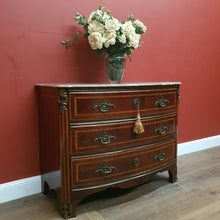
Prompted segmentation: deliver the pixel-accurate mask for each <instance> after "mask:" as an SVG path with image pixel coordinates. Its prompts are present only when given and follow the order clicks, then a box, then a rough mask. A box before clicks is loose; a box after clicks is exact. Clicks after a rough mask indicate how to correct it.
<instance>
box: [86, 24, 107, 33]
mask: <svg viewBox="0 0 220 220" xmlns="http://www.w3.org/2000/svg"><path fill="white" fill-rule="evenodd" d="M88 32H89V33H92V32H100V33H102V34H103V33H104V32H105V27H104V25H103V24H101V23H99V22H96V21H94V22H90V24H89V26H88Z"/></svg>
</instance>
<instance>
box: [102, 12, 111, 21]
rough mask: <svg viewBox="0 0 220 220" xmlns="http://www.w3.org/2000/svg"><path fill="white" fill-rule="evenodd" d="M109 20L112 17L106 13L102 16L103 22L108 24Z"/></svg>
mask: <svg viewBox="0 0 220 220" xmlns="http://www.w3.org/2000/svg"><path fill="white" fill-rule="evenodd" d="M109 18H110V16H109V15H108V14H107V13H106V12H104V15H103V16H102V20H103V21H104V22H106V21H107V20H109Z"/></svg>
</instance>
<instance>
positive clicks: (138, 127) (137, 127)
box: [133, 113, 144, 134]
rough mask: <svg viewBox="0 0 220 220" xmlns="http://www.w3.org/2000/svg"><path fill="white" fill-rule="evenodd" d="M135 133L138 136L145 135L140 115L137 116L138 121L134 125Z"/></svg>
mask: <svg viewBox="0 0 220 220" xmlns="http://www.w3.org/2000/svg"><path fill="white" fill-rule="evenodd" d="M133 132H134V133H136V134H142V133H144V126H143V124H142V122H141V117H140V114H139V113H138V114H137V120H136V122H135V124H134V128H133Z"/></svg>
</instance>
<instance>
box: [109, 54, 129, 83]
mask: <svg viewBox="0 0 220 220" xmlns="http://www.w3.org/2000/svg"><path fill="white" fill-rule="evenodd" d="M124 69H125V56H116V55H113V56H106V57H105V70H106V73H107V76H108V80H109V82H110V83H121V80H122V77H123V74H124Z"/></svg>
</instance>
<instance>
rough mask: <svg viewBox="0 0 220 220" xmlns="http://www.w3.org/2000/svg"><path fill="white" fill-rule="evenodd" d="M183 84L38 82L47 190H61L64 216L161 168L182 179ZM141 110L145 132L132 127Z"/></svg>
mask: <svg viewBox="0 0 220 220" xmlns="http://www.w3.org/2000/svg"><path fill="white" fill-rule="evenodd" d="M179 86H180V83H174V82H173V83H172V82H170V83H143V84H120V85H117V84H38V85H36V87H37V93H38V103H39V128H40V129H39V142H40V165H41V174H42V186H43V191H44V192H45V193H46V192H47V190H48V189H49V188H51V189H55V190H56V191H57V194H58V200H59V204H60V209H61V212H62V214H63V217H64V218H69V217H73V216H75V211H76V207H77V205H78V203H79V202H80V201H81V200H82V199H83V198H85V197H86V196H88V195H89V194H92V193H94V192H98V191H101V190H104V189H106V188H108V187H119V188H126V187H132V186H135V185H138V184H141V183H144V182H146V181H147V180H148V179H149V178H150V177H151V176H152V175H153V174H155V173H157V172H163V171H168V173H169V180H170V182H175V181H176V178H177V177H176V173H177V166H176V154H177V147H176V146H177V114H178V101H179ZM138 112H139V113H140V116H141V122H142V124H143V127H144V133H143V134H135V133H134V132H133V127H134V123H135V121H136V117H137V113H138Z"/></svg>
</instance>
